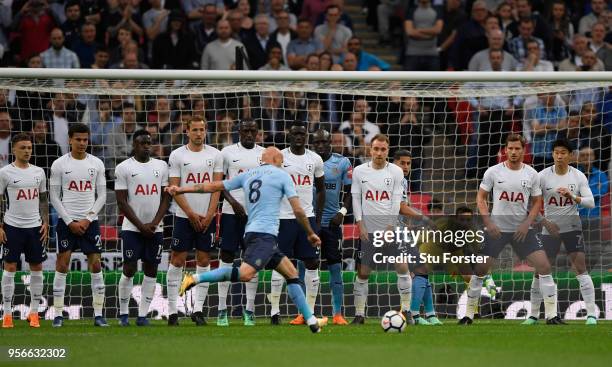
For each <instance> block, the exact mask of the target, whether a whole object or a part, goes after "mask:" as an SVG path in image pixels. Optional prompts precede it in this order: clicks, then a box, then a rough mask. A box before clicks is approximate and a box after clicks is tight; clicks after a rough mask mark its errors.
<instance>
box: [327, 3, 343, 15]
mask: <svg viewBox="0 0 612 367" xmlns="http://www.w3.org/2000/svg"><path fill="white" fill-rule="evenodd" d="M329 9H338V10H340V7H339V6H338V5H336V4H331V5H328V6H327V8H325V13H326V14H327V12H329Z"/></svg>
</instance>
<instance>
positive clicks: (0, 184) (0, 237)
mask: <svg viewBox="0 0 612 367" xmlns="http://www.w3.org/2000/svg"><path fill="white" fill-rule="evenodd" d="M0 189H2V191H0V193H2V195H0V244H3V243H6V233H5V232H4V190H6V185H5V184H4V179H3V177H0Z"/></svg>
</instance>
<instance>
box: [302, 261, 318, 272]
mask: <svg viewBox="0 0 612 367" xmlns="http://www.w3.org/2000/svg"><path fill="white" fill-rule="evenodd" d="M304 267H305V268H306V269H308V270H317V269H318V268H319V259H307V260H304Z"/></svg>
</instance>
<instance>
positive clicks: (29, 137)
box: [11, 133, 32, 146]
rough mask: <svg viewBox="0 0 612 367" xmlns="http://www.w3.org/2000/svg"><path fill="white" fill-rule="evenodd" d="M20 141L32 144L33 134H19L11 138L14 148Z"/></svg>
mask: <svg viewBox="0 0 612 367" xmlns="http://www.w3.org/2000/svg"><path fill="white" fill-rule="evenodd" d="M20 141H29V142H30V143H31V142H32V134H30V133H19V134H15V135H13V137H12V138H11V144H13V146H15V144H17V143H19V142H20Z"/></svg>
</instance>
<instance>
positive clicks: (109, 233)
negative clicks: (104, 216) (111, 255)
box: [100, 226, 119, 242]
mask: <svg viewBox="0 0 612 367" xmlns="http://www.w3.org/2000/svg"><path fill="white" fill-rule="evenodd" d="M100 235H101V237H102V241H104V242H108V241H112V242H117V241H119V231H118V230H117V227H115V226H100Z"/></svg>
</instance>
